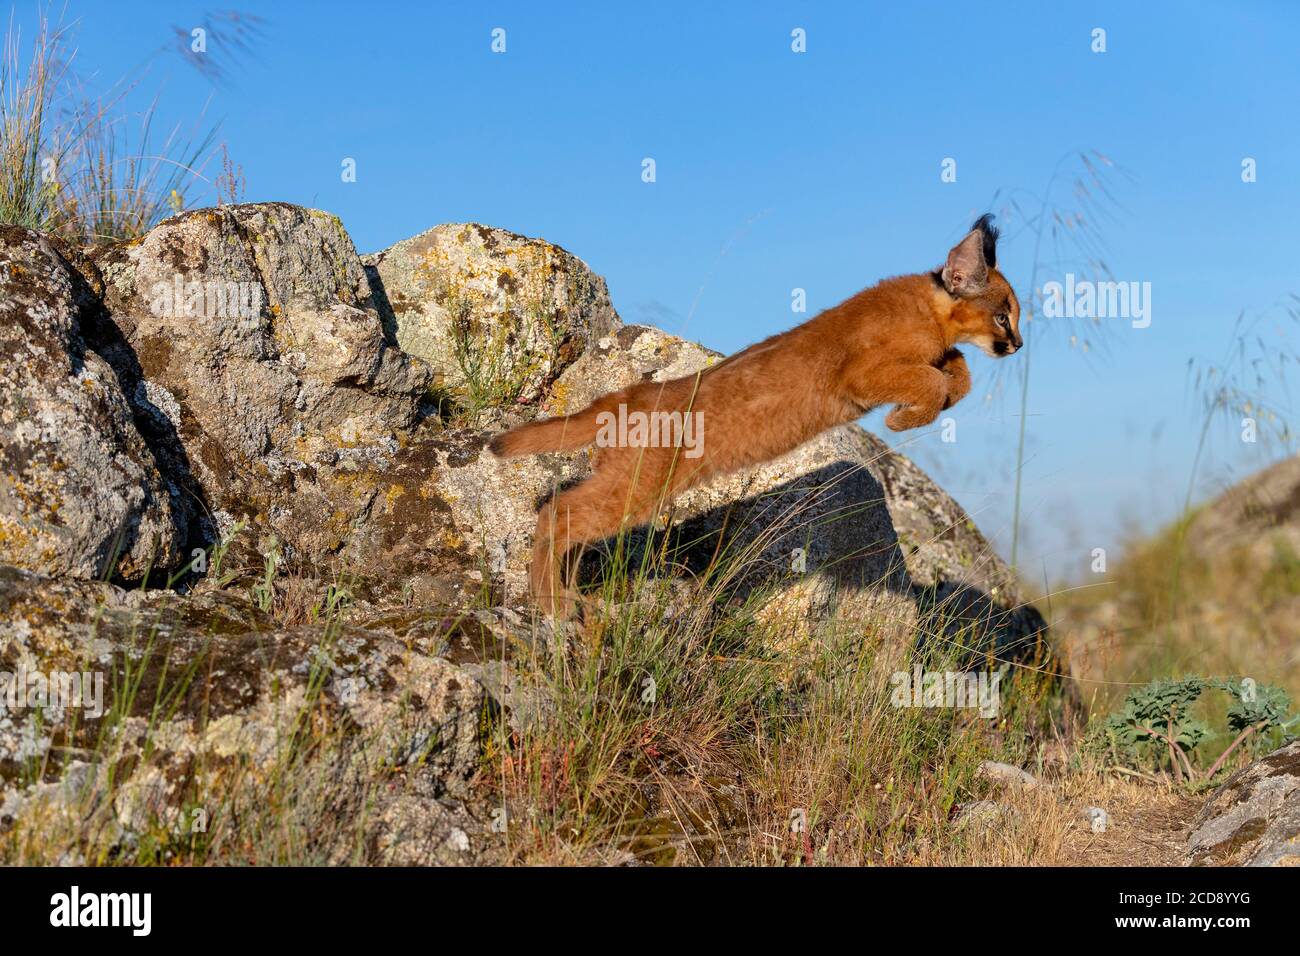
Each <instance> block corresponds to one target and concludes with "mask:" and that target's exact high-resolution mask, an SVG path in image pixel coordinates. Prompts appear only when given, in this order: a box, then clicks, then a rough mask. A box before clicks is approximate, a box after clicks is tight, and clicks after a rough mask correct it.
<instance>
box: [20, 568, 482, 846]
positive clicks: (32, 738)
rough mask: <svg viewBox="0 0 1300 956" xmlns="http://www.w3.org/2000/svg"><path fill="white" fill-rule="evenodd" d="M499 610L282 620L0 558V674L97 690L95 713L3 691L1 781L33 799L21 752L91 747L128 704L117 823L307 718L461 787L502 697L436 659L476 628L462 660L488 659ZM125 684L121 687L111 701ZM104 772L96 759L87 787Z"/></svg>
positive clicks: (231, 598)
mask: <svg viewBox="0 0 1300 956" xmlns="http://www.w3.org/2000/svg"><path fill="white" fill-rule="evenodd" d="M498 620H499V619H498V618H495V617H493V616H492V615H491V614H490V613H488V612H483V614H482V618H481V620H480V619H476V618H470V619H469V621H468V622H467V621H466V620H464V619H462V618H461V617H460V616H459V615H455V614H452V615H440V614H438V613H437V612H432V611H425V612H422V613H416V612H407V613H404V614H403V613H395V612H393V611H374V612H368V613H363V612H361V611H358V612H356V614H355V617H353V616H349V618H348V619H347V621H346V623H345V622H343V621H339V622H337V623H334V624H331V625H328V626H320V625H315V624H312V625H304V626H298V627H283V626H277V625H276V624H275V623H274V622H272V621H271V620H270V619H269V618H268V617H267V616H266V615H265V614H264V613H262V612H261V611H259V610H257V609H256V608H255V607H253V606H252V605H251V604H250V603H249V602H248V600H247V598H245V597H243V596H242V595H240V594H238V593H232V592H222V593H219V594H201V595H197V596H194V597H191V598H188V599H180V598H178V597H177V596H176V595H175V594H173V593H171V592H167V591H129V592H128V591H123V590H121V589H119V588H116V587H114V586H112V585H109V584H104V583H100V582H76V581H60V580H56V579H52V578H46V577H41V576H38V575H34V574H31V573H28V572H22V571H18V570H16V569H13V568H0V672H4V673H6V674H10V675H17V676H18V677H19V678H20V679H23V680H24V686H27V687H31V686H35V685H34V682H33V679H32V678H31V677H25V676H24V675H39V677H40V679H43V680H44V681H45V684H43V685H42V686H45V687H53V686H55V682H56V680H57V677H56V675H58V674H59V673H60V672H70V673H79V674H82V675H83V676H85V678H86V679H85V683H84V686H86V687H89V686H90V684H91V681H90V675H93V674H98V675H101V676H102V682H101V684H100V687H101V690H102V692H103V697H102V700H101V701H100V706H98V707H94V706H78V704H79V703H85V702H87V701H88V700H89V697H88V696H87V697H83V698H78V699H76V700H72V699H68V698H65V699H63V700H62V701H59V702H58V705H57V706H55V705H54V702H53V700H52V697H51V696H47V697H45V698H44V699H33V698H31V697H30V696H27V697H24V696H22V695H19V696H18V698H17V706H16V707H14V706H12V705H13V704H14V703H15V701H14V698H13V696H12V695H6V694H3V693H0V791H4V792H11V791H18V792H19V794H20V798H19V799H18V803H20V804H21V803H23V802H24V801H26V802H28V803H30V800H31V797H32V794H26V795H22V789H23V780H24V766H25V761H26V760H27V758H30V757H33V756H38V755H39V754H42V753H43V752H44V751H45V749H46V748H48V747H49V746H50V744H51V742H52V741H53V740H54V739H55V737H58V739H59V740H60V743H61V747H63V748H71V749H72V750H73V751H74V752H86V753H93V752H95V751H96V747H97V739H98V738H97V735H98V733H99V730H100V727H101V725H102V721H103V720H105V719H110V718H109V717H108V716H106V715H111V714H112V713H113V710H114V708H115V707H116V708H118V709H123V708H125V710H126V716H125V717H124V718H123V719H122V721H121V724H122V727H123V730H122V731H121V733H120V734H119V741H118V743H116V744H115V745H114V747H115V748H116V752H117V753H119V759H118V761H117V764H116V765H117V767H118V778H117V779H116V780H115V786H114V793H115V801H116V803H115V807H116V815H117V819H118V821H119V823H120V825H121V826H122V827H123V828H124V829H125V830H131V829H134V828H136V827H138V826H140V825H141V821H142V820H143V819H145V818H146V817H147V816H148V815H149V814H151V813H152V814H156V813H159V812H161V811H164V810H165V811H167V812H171V813H176V812H179V803H175V804H174V805H173V803H172V802H173V801H179V799H180V797H181V796H182V795H183V794H184V787H183V786H182V784H183V783H184V782H185V781H186V780H187V779H188V776H187V775H188V774H189V773H190V772H191V771H192V770H193V769H194V767H195V765H196V761H198V762H200V763H201V762H203V761H215V763H216V765H218V766H219V765H221V764H222V763H223V762H228V761H230V760H237V762H238V763H239V764H240V765H241V766H245V767H248V768H251V772H253V773H254V774H273V773H274V772H275V768H276V766H277V761H279V760H281V759H283V755H284V753H285V749H284V748H285V747H286V746H287V742H288V740H289V739H290V738H291V736H292V734H293V733H294V732H295V730H294V728H295V727H296V726H297V722H298V721H299V720H302V719H304V715H306V714H312V715H315V716H314V718H313V719H315V720H318V721H322V722H325V723H326V724H329V725H333V726H338V727H346V728H350V729H349V731H348V733H347V734H346V735H345V736H343V737H342V738H340V739H339V741H338V743H339V745H340V747H341V748H342V750H341V752H342V753H344V754H345V755H346V756H347V758H348V760H349V762H355V763H357V765H358V766H364V767H365V768H367V769H368V770H370V771H374V770H375V769H377V768H378V767H379V766H380V765H381V764H382V765H384V766H388V767H390V768H412V769H413V771H414V772H418V773H423V774H428V775H429V776H430V779H432V780H434V781H436V787H435V790H436V794H437V795H443V794H446V795H449V796H450V797H463V796H465V795H466V794H467V793H468V792H469V791H468V789H467V788H468V782H469V780H470V778H471V777H473V775H474V774H475V772H476V771H477V769H478V765H479V758H480V741H481V739H482V735H483V733H484V732H485V728H486V727H488V726H490V725H491V720H492V719H495V718H492V717H491V715H492V713H493V712H497V711H499V705H497V704H496V703H494V702H493V701H492V700H491V698H490V697H489V696H488V694H487V692H486V691H485V689H484V687H483V685H482V684H481V683H479V682H478V681H477V680H476V679H475V678H474V677H473V676H472V675H471V674H470V673H469V672H468V671H466V670H465V669H464V668H462V667H461V666H459V665H457V664H455V663H453V662H452V661H451V660H450V659H448V656H447V655H448V654H450V653H452V652H453V648H454V645H455V644H457V643H459V641H460V639H461V637H462V636H464V635H467V634H476V633H484V634H485V635H487V636H486V637H485V638H484V639H483V640H480V641H476V642H470V645H469V646H473V647H476V648H477V651H473V652H472V651H471V650H469V649H468V648H460V649H459V650H458V651H457V653H458V654H460V655H461V656H462V657H463V658H464V659H466V660H470V659H474V653H478V654H483V655H491V654H493V653H498V652H499V648H500V647H501V646H502V645H503V643H504V641H505V638H503V637H501V636H500V634H504V633H507V631H508V628H506V627H502V628H500V633H498V632H494V631H492V630H491V629H490V628H488V627H487V626H485V625H484V624H482V622H481V621H489V622H494V623H495V622H497V621H498ZM467 627H468V628H469V630H466V628H467ZM128 676H129V679H128ZM126 687H131V688H133V690H132V692H131V694H130V696H129V697H127V696H123V697H119V696H117V694H118V693H119V692H121V691H122V689H123V688H126ZM29 693H30V692H29ZM52 693H53V692H52V691H51V692H50V694H52ZM123 693H124V692H123ZM164 701H166V702H168V703H167V704H165V705H164V704H163V702H164ZM37 703H40V704H43V705H44V707H43V712H42V713H37V710H36V708H35V707H34V706H32V705H34V704H37ZM151 721H152V726H151ZM146 744H148V745H149V746H150V747H151V751H150V756H149V757H148V758H147V759H146V757H145V754H144V748H145V746H146ZM123 760H125V761H127V762H125V763H124V762H122V761H123ZM128 767H129V768H132V769H131V771H130V773H126V772H125V770H124V769H123V768H128ZM108 770H109V768H108V767H107V766H99V767H97V768H96V771H95V773H96V776H95V779H96V781H97V785H105V781H104V780H103V779H102V777H103V775H104V774H105V773H107V772H108ZM37 795H38V796H39V794H37ZM46 795H47V796H48V795H49V794H46ZM0 802H3V803H5V805H6V806H11V805H13V804H14V802H15V801H14V799H13V798H12V796H7V797H4V798H3V800H0Z"/></svg>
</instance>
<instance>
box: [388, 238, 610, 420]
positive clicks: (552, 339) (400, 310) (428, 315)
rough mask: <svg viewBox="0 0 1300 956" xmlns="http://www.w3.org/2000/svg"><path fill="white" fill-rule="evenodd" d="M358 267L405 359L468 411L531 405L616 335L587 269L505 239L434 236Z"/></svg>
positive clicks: (531, 242) (551, 251)
mask: <svg viewBox="0 0 1300 956" xmlns="http://www.w3.org/2000/svg"><path fill="white" fill-rule="evenodd" d="M364 262H365V263H366V267H367V270H368V271H369V273H370V275H371V279H372V283H373V285H374V287H375V289H376V290H377V292H379V293H380V296H379V298H380V299H381V301H386V303H387V305H388V307H389V308H391V310H392V314H393V320H394V323H395V325H396V334H397V341H398V343H399V344H400V345H401V346H402V348H403V350H405V351H406V352H407V353H409V354H410V355H414V356H416V357H417V358H420V359H422V360H423V361H425V362H427V363H428V364H429V365H430V367H431V368H433V370H434V371H435V373H436V374H437V375H438V376H439V381H440V384H441V385H442V386H443V387H444V388H445V389H446V390H447V391H449V392H450V393H452V394H453V395H454V396H456V397H458V398H460V399H461V400H462V401H464V402H466V403H468V404H470V405H472V406H481V405H483V404H484V403H488V402H490V403H493V404H498V405H500V404H510V403H513V402H532V401H535V400H536V399H537V398H539V397H540V396H541V394H542V392H543V391H544V390H545V388H546V387H547V386H548V385H550V384H551V382H553V381H554V380H555V378H556V377H557V376H558V375H560V373H561V372H563V371H564V369H565V368H566V367H567V366H568V365H569V364H570V363H572V362H573V361H574V360H575V359H577V358H578V356H580V355H581V354H582V353H583V352H584V351H585V350H586V349H587V348H588V346H589V345H591V343H592V342H594V341H595V340H596V339H598V338H600V337H601V336H603V335H606V334H608V333H610V332H611V331H613V330H614V329H616V328H617V327H618V325H619V318H618V313H616V312H615V311H614V306H613V305H612V304H611V302H610V300H609V290H608V289H607V288H606V286H605V280H604V279H602V278H601V277H600V276H598V275H596V274H595V273H593V272H592V271H591V269H589V268H588V267H587V264H586V263H585V262H583V261H582V260H581V259H579V258H578V257H577V256H574V255H572V254H571V253H568V252H566V251H565V250H563V249H561V248H560V247H559V246H556V245H552V244H551V243H549V242H547V241H546V240H544V239H530V238H525V237H524V236H520V235H516V234H515V233H513V232H508V231H507V230H505V229H495V228H492V227H490V226H481V225H478V224H477V223H453V224H450V225H443V226H435V227H434V228H432V229H429V230H427V231H425V232H422V233H420V234H419V235H418V236H413V237H412V238H410V239H404V240H402V241H401V242H399V243H396V244H395V245H393V246H390V247H389V248H387V249H385V250H383V251H382V252H378V253H374V254H373V255H369V256H366V257H365V258H364Z"/></svg>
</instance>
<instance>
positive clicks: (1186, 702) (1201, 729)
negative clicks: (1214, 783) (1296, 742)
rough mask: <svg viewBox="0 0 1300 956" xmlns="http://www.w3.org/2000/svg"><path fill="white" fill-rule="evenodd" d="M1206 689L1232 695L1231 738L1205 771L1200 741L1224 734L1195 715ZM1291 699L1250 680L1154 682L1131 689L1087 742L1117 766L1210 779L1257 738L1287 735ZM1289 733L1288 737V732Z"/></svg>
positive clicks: (1200, 781)
mask: <svg viewBox="0 0 1300 956" xmlns="http://www.w3.org/2000/svg"><path fill="white" fill-rule="evenodd" d="M1206 690H1218V691H1223V692H1224V693H1226V694H1228V695H1230V697H1231V700H1232V703H1231V704H1230V705H1229V706H1228V708H1227V712H1226V715H1225V718H1224V719H1225V721H1226V725H1227V730H1228V733H1231V734H1233V735H1234V736H1233V738H1232V740H1231V742H1229V744H1228V745H1227V747H1225V748H1224V749H1223V751H1222V752H1221V753H1220V754H1219V756H1218V757H1217V758H1216V759H1215V760H1214V762H1213V763H1212V764H1210V766H1209V768H1208V769H1207V770H1205V771H1203V772H1198V771H1197V770H1196V769H1195V767H1194V765H1193V758H1194V757H1195V756H1196V751H1197V748H1198V747H1200V746H1201V744H1203V743H1205V742H1207V741H1209V740H1211V739H1214V738H1216V737H1223V736H1226V734H1216V733H1215V732H1214V730H1213V728H1212V726H1211V724H1210V723H1209V722H1207V721H1206V720H1205V719H1203V718H1201V717H1198V716H1196V715H1195V714H1194V713H1193V710H1194V708H1195V705H1196V704H1197V703H1198V702H1199V701H1200V699H1201V695H1202V694H1203V693H1204V692H1205V691H1206ZM1290 711H1291V698H1290V697H1289V696H1288V695H1287V693H1286V691H1284V690H1282V689H1281V688H1280V687H1271V686H1265V687H1261V686H1258V685H1256V684H1255V683H1254V682H1253V681H1251V680H1250V679H1249V678H1243V679H1236V678H1233V679H1226V680H1224V679H1219V678H1202V677H1183V678H1178V679H1172V680H1154V681H1152V682H1151V683H1149V684H1144V685H1143V686H1141V687H1138V688H1136V689H1134V690H1133V691H1131V692H1130V693H1129V694H1128V696H1126V697H1125V698H1124V703H1123V705H1122V706H1121V707H1120V709H1119V710H1117V711H1115V712H1114V713H1112V714H1111V715H1110V716H1108V717H1107V718H1106V720H1105V721H1104V722H1102V723H1101V724H1099V725H1097V726H1096V727H1095V729H1094V730H1093V731H1091V732H1090V736H1089V740H1088V745H1089V747H1090V749H1093V750H1094V752H1099V753H1101V754H1102V755H1103V756H1107V757H1109V759H1110V760H1111V762H1112V763H1114V764H1115V765H1117V766H1128V767H1136V766H1143V765H1145V766H1148V767H1150V766H1152V765H1154V766H1155V767H1156V768H1157V769H1164V768H1166V767H1167V768H1168V771H1169V773H1170V774H1171V775H1172V776H1173V778H1174V780H1175V781H1178V782H1186V783H1188V784H1203V783H1208V782H1209V781H1211V780H1212V779H1213V778H1214V775H1215V774H1216V773H1218V772H1219V770H1220V769H1222V768H1223V766H1224V764H1225V763H1226V762H1227V759H1228V757H1229V756H1231V755H1232V753H1233V752H1234V751H1236V750H1237V748H1238V747H1240V746H1241V745H1242V744H1244V743H1246V741H1247V740H1248V739H1249V738H1251V737H1252V736H1254V737H1256V738H1257V739H1258V738H1259V737H1260V735H1262V734H1263V733H1264V732H1266V731H1270V730H1272V731H1276V732H1277V733H1278V734H1280V735H1286V730H1287V728H1288V727H1289V726H1290V725H1291V724H1293V723H1294V722H1295V720H1296V719H1297V718H1293V717H1289V716H1288V715H1289V714H1290ZM1286 736H1289V735H1286Z"/></svg>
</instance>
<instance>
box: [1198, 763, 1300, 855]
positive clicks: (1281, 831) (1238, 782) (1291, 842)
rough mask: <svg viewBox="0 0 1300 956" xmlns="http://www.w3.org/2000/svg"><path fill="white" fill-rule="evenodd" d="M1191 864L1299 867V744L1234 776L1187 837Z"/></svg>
mask: <svg viewBox="0 0 1300 956" xmlns="http://www.w3.org/2000/svg"><path fill="white" fill-rule="evenodd" d="M1186 862H1187V863H1188V864H1190V865H1193V866H1300V740H1296V741H1292V742H1291V743H1289V744H1287V745H1286V746H1285V747H1282V748H1280V749H1278V750H1275V751H1273V752H1272V753H1271V754H1269V755H1268V756H1266V757H1262V758H1260V759H1259V760H1256V761H1255V762H1254V763H1252V764H1251V765H1250V766H1248V767H1245V768H1243V769H1242V770H1239V771H1237V772H1236V773H1235V774H1233V775H1232V776H1231V777H1230V778H1228V780H1227V781H1226V782H1225V783H1224V784H1223V786H1221V787H1219V789H1218V790H1216V791H1215V792H1214V794H1213V795H1212V796H1211V797H1210V799H1209V800H1207V801H1206V802H1205V806H1204V807H1203V808H1202V810H1201V813H1200V816H1199V817H1198V818H1197V820H1196V823H1195V826H1194V827H1193V829H1192V833H1191V836H1189V837H1188V839H1187V853H1186Z"/></svg>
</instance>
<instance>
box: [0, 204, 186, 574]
mask: <svg viewBox="0 0 1300 956" xmlns="http://www.w3.org/2000/svg"><path fill="white" fill-rule="evenodd" d="M65 251H68V250H66V249H65ZM71 254H72V253H71V252H70V251H69V255H71ZM95 318H96V316H95V300H94V296H93V293H92V292H91V291H90V289H89V288H88V287H87V285H86V283H85V281H84V280H83V278H82V276H81V274H80V272H79V271H78V270H77V269H75V268H74V267H73V266H72V265H71V264H70V263H69V262H68V260H67V259H66V258H65V257H64V255H63V254H61V253H60V251H58V250H57V249H56V247H55V244H54V243H53V242H52V241H51V240H48V239H46V238H45V237H44V236H42V235H40V234H39V233H35V232H30V231H28V230H25V229H21V228H19V227H17V226H0V562H4V563H9V564H13V565H17V566H19V567H23V568H28V569H31V570H33V571H40V572H43V573H46V574H59V575H66V576H69V577H76V578H97V577H101V576H102V575H104V574H106V573H108V572H109V571H110V570H111V571H113V572H114V573H116V574H117V575H119V576H122V577H125V578H129V579H136V578H139V577H141V576H142V575H143V574H144V573H145V572H146V570H147V569H148V568H149V567H150V566H151V565H153V564H157V565H159V566H161V567H164V568H165V567H169V566H171V565H173V564H175V563H176V562H178V561H179V560H180V558H181V555H182V553H183V552H182V548H183V545H184V532H183V529H182V528H181V527H180V526H179V523H178V521H177V518H176V511H177V509H176V507H175V505H176V502H175V501H174V497H176V496H178V495H179V490H178V489H177V488H176V487H175V486H174V484H171V483H169V481H168V480H167V479H166V478H165V476H164V475H162V474H160V472H159V469H158V461H157V459H156V457H155V454H154V452H153V450H152V449H151V448H150V447H149V446H148V445H147V444H146V442H145V440H144V438H143V437H142V435H141V434H140V432H139V431H138V430H137V428H136V423H135V420H134V417H133V415H132V410H131V408H130V406H129V405H128V402H127V400H126V398H125V396H124V395H123V393H122V389H121V386H120V384H119V382H118V378H117V376H116V374H115V373H114V370H113V369H112V368H111V367H110V366H109V364H108V363H107V362H106V361H105V360H104V358H103V357H102V356H101V355H100V354H98V353H97V352H96V351H94V350H93V349H92V348H91V347H90V346H89V345H88V344H87V341H86V336H85V335H84V334H83V333H84V332H86V331H87V330H86V328H85V326H86V325H87V324H88V323H89V322H92V321H94V320H95Z"/></svg>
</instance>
